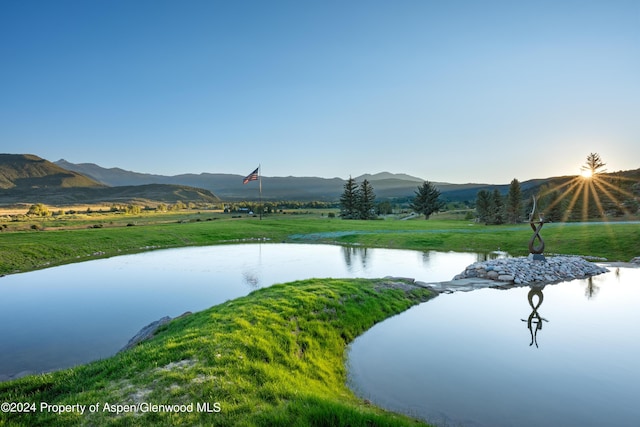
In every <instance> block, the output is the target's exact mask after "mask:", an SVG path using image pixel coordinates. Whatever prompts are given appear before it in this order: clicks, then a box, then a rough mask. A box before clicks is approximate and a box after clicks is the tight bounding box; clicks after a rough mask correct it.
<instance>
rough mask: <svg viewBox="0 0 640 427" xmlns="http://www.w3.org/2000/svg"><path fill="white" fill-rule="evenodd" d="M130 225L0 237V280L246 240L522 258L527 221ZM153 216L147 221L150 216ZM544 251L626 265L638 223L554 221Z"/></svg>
mask: <svg viewBox="0 0 640 427" xmlns="http://www.w3.org/2000/svg"><path fill="white" fill-rule="evenodd" d="M172 218H173V221H172V222H168V223H155V222H151V221H150V220H148V219H145V218H142V219H139V220H138V221H136V222H137V223H138V224H139V225H136V226H129V227H127V226H113V227H104V228H87V227H83V228H80V229H58V228H53V227H48V228H47V229H46V231H18V232H3V233H0V275H4V274H12V273H17V272H25V271H30V270H35V269H40V268H46V267H50V266H53V265H60V264H66V263H72V262H78V261H84V260H88V259H94V258H100V257H111V256H117V255H122V254H129V253H136V252H143V251H147V250H152V249H163V248H174V247H183V246H203V245H213V244H225V243H238V242H247V241H272V242H298V243H333V244H347V245H349V244H357V245H363V246H368V247H384V248H398V249H416V250H442V251H449V250H452V251H461V252H464V251H471V252H490V251H494V250H503V251H506V252H509V253H510V254H512V255H514V256H518V255H526V254H527V253H528V249H527V242H528V241H529V239H530V238H531V235H532V231H531V229H530V227H529V225H528V224H518V225H504V226H484V225H480V224H473V223H468V222H466V221H460V220H429V221H424V220H412V221H399V220H384V221H343V220H339V219H328V218H326V217H320V216H304V217H294V216H292V215H290V216H288V217H286V218H283V217H282V216H280V217H268V218H265V219H264V220H258V219H256V218H243V219H219V220H211V221H208V220H207V219H211V218H204V220H203V219H202V218H199V217H198V218H197V219H194V218H193V216H191V217H190V219H189V220H182V221H181V220H177V221H176V220H175V217H172ZM154 219H155V218H154ZM145 221H148V222H145ZM541 234H542V236H543V238H544V239H545V242H546V248H547V252H551V253H558V254H575V255H591V256H596V257H604V258H607V259H609V260H610V261H629V260H630V259H631V258H633V257H635V256H638V255H640V253H638V251H639V250H640V249H639V248H640V224H638V223H637V222H627V223H625V222H623V223H614V222H612V223H584V224H582V223H581V224H572V223H566V224H563V223H557V224H547V225H545V227H544V228H543V230H542V233H541Z"/></svg>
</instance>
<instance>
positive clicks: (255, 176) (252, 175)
mask: <svg viewBox="0 0 640 427" xmlns="http://www.w3.org/2000/svg"><path fill="white" fill-rule="evenodd" d="M258 169H260V167H257V168H256V170H254V171H253V172H251V173H250V174H249V175H247V176H245V177H244V179H243V180H242V183H243V184H247V183H248V182H249V181H257V180H258Z"/></svg>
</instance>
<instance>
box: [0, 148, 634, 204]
mask: <svg viewBox="0 0 640 427" xmlns="http://www.w3.org/2000/svg"><path fill="white" fill-rule="evenodd" d="M617 174H623V175H625V176H627V175H628V178H627V179H633V180H635V181H637V180H638V177H639V175H640V169H638V170H634V171H626V172H618V173H617ZM243 178H244V176H243V175H234V174H221V173H200V174H181V175H174V176H166V175H154V174H145V173H139V172H133V171H127V170H124V169H120V168H104V167H101V166H99V165H97V164H94V163H79V164H75V163H71V162H68V161H66V160H64V159H60V160H58V161H56V162H50V161H48V160H45V159H42V158H40V157H38V156H35V155H31V154H0V204H3V205H7V204H15V203H36V202H41V203H49V204H67V205H68V204H75V203H98V202H101V203H105V202H108V203H132V202H135V203H153V202H156V203H157V202H164V203H175V202H177V201H183V202H188V201H191V202H203V203H217V202H220V201H221V200H222V201H229V202H233V201H242V200H257V199H258V197H259V192H258V185H257V184H256V183H249V184H248V185H243V183H242V180H243ZM573 178H574V177H571V176H564V177H552V178H544V179H533V180H528V181H524V182H521V183H520V186H521V189H522V192H523V195H524V196H525V197H529V196H530V194H533V193H535V192H536V191H537V189H538V188H539V187H540V186H541V185H545V184H546V185H550V186H556V185H562V184H563V183H566V182H567V181H568V180H570V179H573ZM364 179H367V180H368V181H369V182H370V183H371V185H372V187H373V188H374V192H375V194H376V198H377V199H378V200H389V199H394V200H396V201H400V202H402V201H408V200H410V199H412V198H413V197H414V196H415V192H416V190H417V188H418V186H419V185H421V184H422V183H423V182H424V180H423V179H422V178H418V177H414V176H410V175H406V174H393V173H389V172H381V173H377V174H366V175H361V176H358V177H356V178H355V180H356V181H357V182H362V181H363V180H364ZM261 180H262V198H263V200H267V201H278V200H297V201H327V202H335V201H337V200H338V199H339V198H340V195H341V194H342V191H343V190H344V184H345V182H346V181H345V180H344V179H341V178H319V177H293V176H288V177H267V176H265V177H261ZM432 183H433V184H434V185H435V186H436V187H437V188H438V189H439V190H440V192H441V194H442V198H443V199H444V200H446V201H450V202H465V201H468V202H473V201H475V199H476V196H477V193H478V191H480V190H489V191H493V190H494V189H498V191H499V192H500V193H502V194H506V193H507V191H508V188H509V184H502V185H492V184H476V183H467V184H451V183H446V182H432Z"/></svg>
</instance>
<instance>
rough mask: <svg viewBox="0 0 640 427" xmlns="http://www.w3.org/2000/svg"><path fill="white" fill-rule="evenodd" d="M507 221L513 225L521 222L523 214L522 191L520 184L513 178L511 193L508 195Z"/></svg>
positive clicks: (510, 187) (510, 186)
mask: <svg viewBox="0 0 640 427" xmlns="http://www.w3.org/2000/svg"><path fill="white" fill-rule="evenodd" d="M506 210H507V221H508V222H510V223H511V224H517V223H519V222H520V215H521V213H522V191H521V190H520V182H519V181H518V180H517V179H515V178H513V180H512V181H511V185H509V193H508V194H507V206H506Z"/></svg>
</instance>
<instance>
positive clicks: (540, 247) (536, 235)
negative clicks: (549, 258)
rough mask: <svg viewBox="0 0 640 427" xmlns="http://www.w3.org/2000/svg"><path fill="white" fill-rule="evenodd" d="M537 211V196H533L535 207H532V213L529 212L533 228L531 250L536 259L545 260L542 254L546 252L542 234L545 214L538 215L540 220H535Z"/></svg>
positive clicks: (530, 242) (530, 223) (530, 241)
mask: <svg viewBox="0 0 640 427" xmlns="http://www.w3.org/2000/svg"><path fill="white" fill-rule="evenodd" d="M535 213H536V196H533V209H531V213H530V214H529V225H530V226H531V229H532V230H533V236H532V237H531V239H530V240H529V252H530V253H531V254H533V258H534V259H538V260H544V259H545V258H544V255H542V253H543V252H544V240H542V236H540V230H541V229H542V226H543V225H544V223H545V220H544V214H543V213H540V214H539V215H538V220H537V221H535V220H534V217H535ZM536 239H537V240H538V243H537V244H536Z"/></svg>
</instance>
